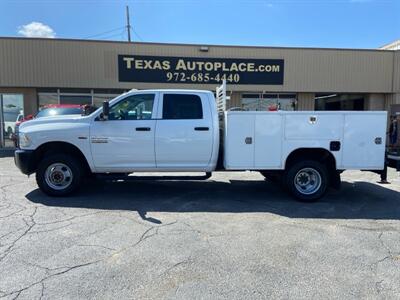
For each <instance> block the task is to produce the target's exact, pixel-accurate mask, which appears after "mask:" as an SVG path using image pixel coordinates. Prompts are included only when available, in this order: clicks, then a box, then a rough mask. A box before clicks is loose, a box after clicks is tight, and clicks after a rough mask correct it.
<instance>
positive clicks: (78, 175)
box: [36, 154, 83, 197]
mask: <svg viewBox="0 0 400 300" xmlns="http://www.w3.org/2000/svg"><path fill="white" fill-rule="evenodd" d="M82 175H83V170H82V167H81V166H80V164H79V161H78V160H77V159H76V158H75V157H73V156H69V155H66V154H53V155H50V156H48V157H46V158H45V159H43V160H42V161H41V162H40V163H39V167H38V169H37V171H36V182H37V184H38V186H39V188H40V190H41V191H42V192H44V193H45V194H47V195H49V196H56V197H62V196H67V195H69V194H71V193H73V192H74V191H76V190H77V189H78V188H79V186H80V185H81V182H82V178H83V176H82Z"/></svg>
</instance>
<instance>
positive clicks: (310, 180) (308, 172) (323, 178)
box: [285, 160, 329, 202]
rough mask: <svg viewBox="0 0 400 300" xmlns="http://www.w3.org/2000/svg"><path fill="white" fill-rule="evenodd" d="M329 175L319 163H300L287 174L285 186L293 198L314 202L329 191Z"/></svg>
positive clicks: (310, 161) (290, 168)
mask: <svg viewBox="0 0 400 300" xmlns="http://www.w3.org/2000/svg"><path fill="white" fill-rule="evenodd" d="M328 184H329V174H328V170H327V168H326V166H325V165H324V164H322V163H320V162H318V161H313V160H306V161H300V162H297V163H295V164H293V165H292V166H290V167H289V168H288V170H287V172H286V174H285V185H286V187H287V189H288V191H289V192H290V194H291V195H292V196H294V197H295V198H296V199H298V200H300V201H304V202H313V201H316V200H318V199H319V198H321V197H322V196H323V195H324V194H325V193H326V191H327V189H328Z"/></svg>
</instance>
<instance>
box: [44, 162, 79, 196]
mask: <svg viewBox="0 0 400 300" xmlns="http://www.w3.org/2000/svg"><path fill="white" fill-rule="evenodd" d="M72 179H73V175H72V171H71V169H70V167H68V166H67V165H65V164H63V163H54V164H51V165H50V166H48V167H47V169H46V172H45V180H46V183H47V185H48V186H49V187H51V188H52V189H54V190H63V189H66V188H67V187H69V186H70V185H71V183H72Z"/></svg>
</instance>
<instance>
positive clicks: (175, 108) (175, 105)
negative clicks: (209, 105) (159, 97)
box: [163, 94, 203, 120]
mask: <svg viewBox="0 0 400 300" xmlns="http://www.w3.org/2000/svg"><path fill="white" fill-rule="evenodd" d="M202 118H203V108H202V106H201V99H200V97H199V96H197V95H185V94H165V95H164V99H163V119H167V120H179V119H202Z"/></svg>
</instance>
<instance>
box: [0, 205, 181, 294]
mask: <svg viewBox="0 0 400 300" xmlns="http://www.w3.org/2000/svg"><path fill="white" fill-rule="evenodd" d="M35 213H36V210H35V212H34V213H33V214H32V215H31V217H32V219H33V216H34V215H35ZM33 222H34V221H33ZM176 223H177V221H174V222H171V223H167V224H163V225H160V226H151V227H150V228H147V229H146V230H145V231H144V232H143V234H142V235H141V236H140V238H139V240H138V241H137V242H136V243H134V244H133V245H130V246H127V247H124V248H122V249H120V250H117V251H116V252H114V253H111V254H110V255H107V256H105V257H103V258H101V259H97V260H94V261H90V262H87V263H83V264H78V265H74V266H72V267H70V266H63V267H57V268H49V267H44V266H41V265H39V264H34V263H30V262H26V261H21V262H23V263H24V264H27V265H31V266H34V267H37V268H40V269H43V270H45V273H46V276H45V277H43V278H42V279H41V280H38V281H35V282H33V283H31V284H29V285H27V286H25V287H23V288H21V289H18V290H14V291H11V292H4V291H2V295H0V298H5V297H8V296H12V295H15V297H14V298H13V299H17V298H18V297H19V296H20V294H21V293H22V292H23V291H26V290H28V289H30V288H32V287H34V286H36V285H38V284H43V287H44V283H45V281H47V280H49V279H51V278H53V277H55V276H60V275H63V274H65V273H68V272H70V271H72V270H76V269H78V268H82V267H87V266H90V265H93V264H96V263H99V262H102V261H105V260H107V259H110V258H111V257H113V256H114V255H116V254H120V253H122V252H124V251H126V250H128V249H131V248H134V247H136V246H137V245H139V244H140V243H142V242H143V241H145V240H147V239H149V238H151V237H153V236H155V235H157V234H158V230H159V228H160V227H166V226H170V225H173V224H176ZM34 225H35V223H33V224H32V226H31V227H30V228H33V226H34ZM29 230H30V229H28V230H26V232H28V231H29ZM152 230H155V232H154V233H152V234H149V232H151V231H152ZM21 237H22V236H21ZM91 246H93V245H91ZM96 246H97V245H96ZM101 247H102V246H101ZM105 248H107V247H105ZM109 249H111V248H109ZM0 261H1V260H0ZM57 270H60V271H58V272H56V273H52V272H54V271H57ZM43 293H44V288H43V291H42V295H43Z"/></svg>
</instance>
